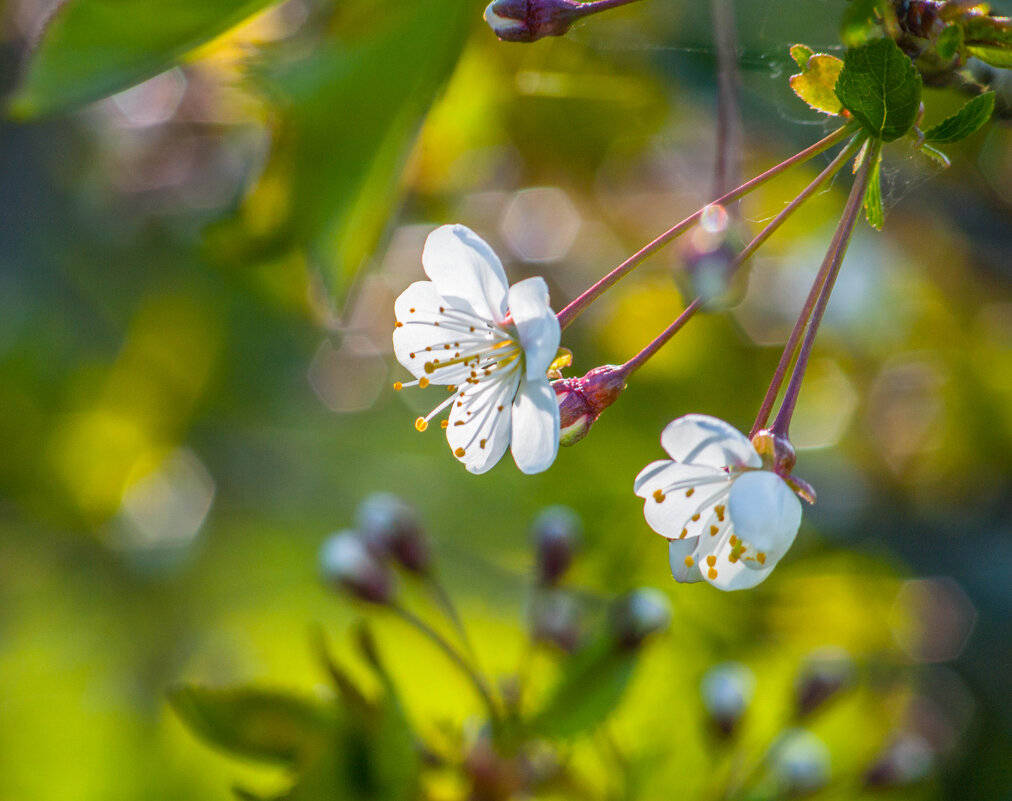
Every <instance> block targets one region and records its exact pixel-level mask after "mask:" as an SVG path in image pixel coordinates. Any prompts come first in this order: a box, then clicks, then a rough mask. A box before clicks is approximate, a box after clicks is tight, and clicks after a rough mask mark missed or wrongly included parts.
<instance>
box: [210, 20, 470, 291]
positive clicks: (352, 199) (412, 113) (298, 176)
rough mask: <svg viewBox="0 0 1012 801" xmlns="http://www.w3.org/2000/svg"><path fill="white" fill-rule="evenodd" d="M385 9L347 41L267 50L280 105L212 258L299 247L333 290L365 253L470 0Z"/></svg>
mask: <svg viewBox="0 0 1012 801" xmlns="http://www.w3.org/2000/svg"><path fill="white" fill-rule="evenodd" d="M384 9H385V11H384V15H383V17H382V23H377V24H376V25H375V28H374V30H372V31H371V32H370V33H369V34H368V35H367V36H364V37H361V38H359V39H358V40H356V41H355V42H354V43H351V44H349V42H348V41H347V38H346V37H344V36H342V35H340V34H339V33H337V32H334V33H332V34H331V35H330V36H329V37H328V38H327V39H325V40H324V41H322V42H320V43H319V44H318V45H317V46H316V47H314V48H313V49H312V50H311V51H310V52H308V53H306V52H304V51H302V50H299V51H298V52H296V53H288V52H285V53H281V54H278V53H270V54H268V55H269V56H271V60H270V61H269V62H267V63H265V64H264V66H263V68H262V69H261V70H260V71H259V80H260V82H261V84H262V85H263V86H264V88H265V89H266V90H267V92H268V93H269V94H270V95H271V96H272V97H274V98H276V99H277V101H278V103H279V105H280V106H281V107H282V108H283V109H284V110H285V113H284V114H283V115H279V118H280V120H281V124H280V127H279V129H278V130H277V131H276V132H275V136H274V146H273V149H272V152H271V158H270V160H269V161H268V164H267V166H266V168H265V170H264V172H263V174H262V176H261V179H260V181H259V183H258V184H257V185H256V186H255V187H254V188H253V190H252V191H251V192H250V194H249V195H248V196H247V197H246V199H245V201H244V203H243V206H242V207H241V209H240V211H239V214H238V217H237V218H236V219H234V220H231V221H227V222H225V223H222V224H221V225H219V226H216V227H215V228H213V229H212V230H210V231H209V232H208V244H209V247H210V250H211V253H212V256H213V257H215V258H216V259H218V260H221V261H227V262H232V263H235V264H243V265H245V266H248V265H249V263H251V262H260V263H262V262H264V261H266V260H269V259H271V258H274V259H281V258H284V257H285V256H288V255H290V254H296V256H297V258H299V259H305V260H308V261H309V262H310V264H311V265H312V266H313V267H314V268H317V269H319V270H320V272H321V273H322V274H323V275H324V276H325V277H326V278H327V279H328V283H329V285H330V289H331V290H332V291H333V292H334V294H336V295H340V294H341V293H342V292H343V291H344V290H346V289H347V287H348V286H349V284H350V282H351V279H352V278H353V276H354V275H355V273H356V272H357V271H358V269H359V268H360V267H362V265H363V264H365V263H366V262H367V260H368V259H369V257H370V256H371V255H372V254H373V251H374V250H375V248H376V245H377V243H378V241H379V239H380V237H381V236H382V234H383V232H384V231H385V230H386V228H387V226H388V224H389V223H390V221H391V219H392V217H393V213H394V211H395V210H396V207H397V203H398V200H399V198H400V197H401V196H402V195H403V193H404V186H403V184H402V180H401V176H402V173H403V170H404V166H405V164H406V162H407V160H408V157H409V155H410V153H411V149H412V146H413V144H414V142H415V139H416V137H417V135H418V133H419V131H420V129H421V126H422V123H423V121H424V119H425V116H426V114H427V113H428V111H429V109H430V107H431V106H432V104H433V102H434V101H435V100H436V97H437V96H438V94H439V92H440V90H441V89H442V87H443V85H444V84H445V83H446V81H447V80H448V78H449V77H450V74H451V73H452V71H453V69H454V67H455V66H456V64H457V60H458V58H459V56H460V53H461V51H462V50H463V46H464V42H465V40H466V38H467V34H468V32H469V30H470V25H471V21H472V17H473V6H472V5H471V3H470V2H468V0H417V1H416V2H403V1H402V2H396V3H389V4H386V5H385V6H384Z"/></svg>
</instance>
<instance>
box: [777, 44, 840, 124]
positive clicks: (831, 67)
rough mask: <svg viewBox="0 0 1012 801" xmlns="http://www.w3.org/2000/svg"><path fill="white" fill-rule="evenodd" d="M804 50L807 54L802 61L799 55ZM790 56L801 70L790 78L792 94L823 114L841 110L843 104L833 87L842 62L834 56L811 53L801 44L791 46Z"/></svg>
mask: <svg viewBox="0 0 1012 801" xmlns="http://www.w3.org/2000/svg"><path fill="white" fill-rule="evenodd" d="M805 51H807V52H808V54H809V55H808V58H807V59H805V60H804V62H803V63H802V61H801V57H802V56H803V55H804V52H805ZM791 56H792V57H793V58H794V60H795V61H797V62H798V63H799V64H800V66H801V72H799V73H798V74H797V75H792V76H791V78H790V84H791V89H793V90H794V94H796V95H797V96H798V97H800V98H801V99H802V100H804V101H805V102H806V103H807V104H808V105H809V106H810V107H811V108H813V109H815V110H816V111H821V112H823V113H825V114H839V113H840V112H841V111H842V110H843V106H842V105H841V104H840V100H839V98H838V97H837V96H836V93H835V92H834V91H833V88H834V87H835V86H836V81H837V79H838V78H839V77H840V71H841V70H842V69H843V62H842V61H841V60H840V59H838V58H836V57H835V56H829V55H826V54H825V53H813V52H812V51H811V50H810V49H809V48H807V47H804V46H803V45H794V47H792V48H791Z"/></svg>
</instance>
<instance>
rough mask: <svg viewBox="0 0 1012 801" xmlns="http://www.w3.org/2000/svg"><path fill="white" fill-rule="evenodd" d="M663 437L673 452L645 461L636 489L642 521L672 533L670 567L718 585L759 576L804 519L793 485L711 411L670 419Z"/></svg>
mask: <svg viewBox="0 0 1012 801" xmlns="http://www.w3.org/2000/svg"><path fill="white" fill-rule="evenodd" d="M661 445H662V446H663V447H664V449H665V450H666V451H667V452H668V454H669V455H670V456H671V459H664V460H660V461H656V462H653V463H651V464H649V465H647V466H646V467H645V468H644V469H643V470H642V471H641V472H640V474H639V475H638V476H637V477H636V482H635V485H634V490H635V492H636V494H637V495H638V496H639V497H641V498H643V499H644V501H645V503H644V507H643V513H644V516H645V517H646V519H647V523H649V524H650V527H651V528H653V529H654V531H656V532H657V533H658V534H660V535H661V536H663V537H665V538H666V539H667V540H668V541H669V544H668V556H669V559H670V562H671V572H672V575H674V577H675V579H676V580H677V581H680V582H694V581H700V580H706V581H708V582H709V583H710V584H712V585H713V586H715V587H717V588H719V589H722V590H740V589H747V588H749V587H754V586H755V585H757V584H759V582H761V581H762V580H763V579H765V578H766V576H768V575H769V574H770V572H771V571H772V570H773V568H774V567H775V566H776V564H777V562H779V561H780V559H781V557H783V555H784V554H785V553H787V550H788V549H789V548H790V547H791V544H792V543H793V542H794V537H795V535H796V534H797V532H798V527H799V526H800V525H801V503H800V502H799V501H798V498H797V496H796V495H795V494H794V491H793V490H792V489H791V488H790V487H789V486H788V485H787V483H786V482H785V481H784V479H783V478H782V477H781V476H779V475H777V473H775V472H773V471H772V470H767V469H763V466H764V465H763V459H762V457H761V456H760V455H759V453H758V452H757V451H756V449H755V447H754V446H753V444H752V443H751V442H750V441H749V439H748V438H747V437H746V436H745V435H744V434H742V433H740V432H739V431H737V430H736V429H734V428H733V427H732V426H730V425H728V424H727V423H725V422H724V421H722V420H718V419H717V418H715V417H708V416H706V415H701V414H690V415H686V416H685V417H679V418H678V419H676V420H673V421H672V422H671V423H669V424H668V426H667V427H666V428H665V429H664V432H663V433H662V434H661Z"/></svg>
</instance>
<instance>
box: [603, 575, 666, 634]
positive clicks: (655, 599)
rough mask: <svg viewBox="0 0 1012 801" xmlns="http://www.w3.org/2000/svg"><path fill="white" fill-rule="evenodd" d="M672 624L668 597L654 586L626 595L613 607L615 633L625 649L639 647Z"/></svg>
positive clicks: (612, 615) (613, 629)
mask: <svg viewBox="0 0 1012 801" xmlns="http://www.w3.org/2000/svg"><path fill="white" fill-rule="evenodd" d="M670 622H671V604H670V602H669V601H668V597H667V596H666V595H665V594H664V593H662V592H661V591H660V590H655V589H653V588H652V587H641V588H639V589H636V590H633V591H632V592H629V593H626V594H625V595H623V596H622V597H621V598H619V599H618V600H617V601H615V603H614V605H613V606H612V608H611V626H612V631H613V632H614V633H615V635H616V636H617V637H618V640H619V643H620V644H621V645H622V646H623V647H625V648H638V647H639V646H640V645H641V644H642V643H643V640H645V639H646V638H647V637H649V636H650V635H651V634H654V633H656V632H660V631H664V630H665V629H666V628H667V627H668V624H669V623H670Z"/></svg>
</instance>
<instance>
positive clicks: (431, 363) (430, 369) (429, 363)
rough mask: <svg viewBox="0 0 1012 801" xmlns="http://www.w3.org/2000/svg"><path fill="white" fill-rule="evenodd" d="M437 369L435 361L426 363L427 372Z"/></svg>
mask: <svg viewBox="0 0 1012 801" xmlns="http://www.w3.org/2000/svg"><path fill="white" fill-rule="evenodd" d="M435 369H436V365H435V363H433V362H426V363H425V372H427V373H432V372H434V371H435Z"/></svg>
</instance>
